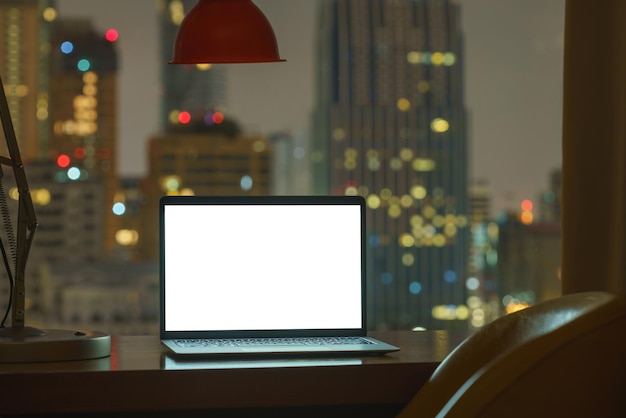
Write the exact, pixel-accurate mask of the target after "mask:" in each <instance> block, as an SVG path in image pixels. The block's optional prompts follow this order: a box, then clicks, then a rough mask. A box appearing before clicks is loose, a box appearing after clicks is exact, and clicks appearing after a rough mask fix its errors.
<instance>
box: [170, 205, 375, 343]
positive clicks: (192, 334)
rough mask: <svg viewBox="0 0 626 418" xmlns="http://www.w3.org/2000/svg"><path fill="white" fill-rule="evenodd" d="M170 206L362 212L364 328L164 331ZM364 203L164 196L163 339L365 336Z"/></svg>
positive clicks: (362, 301)
mask: <svg viewBox="0 0 626 418" xmlns="http://www.w3.org/2000/svg"><path fill="white" fill-rule="evenodd" d="M168 205H355V206H358V207H359V209H360V210H359V212H360V217H361V219H360V233H361V236H360V243H361V244H360V245H361V249H360V251H361V295H360V296H361V327H359V328H348V329H281V330H230V331H196V330H194V331H183V330H181V331H178V330H177V331H168V330H166V329H165V319H166V312H165V309H166V308H165V307H166V300H165V298H166V295H165V281H166V280H167V279H166V277H165V236H164V235H165V223H164V222H165V216H164V215H165V208H166V206H168ZM364 237H365V200H364V199H363V197H361V196H163V197H162V198H161V199H160V201H159V293H160V298H159V304H160V305H159V306H160V307H159V327H160V338H161V339H173V338H252V337H258V338H261V337H289V336H294V337H297V336H336V335H345V336H363V335H365V334H366V326H367V320H366V312H367V307H366V301H367V298H366V292H365V288H366V281H365V280H366V273H365V272H366V257H365V251H366V248H365V239H364Z"/></svg>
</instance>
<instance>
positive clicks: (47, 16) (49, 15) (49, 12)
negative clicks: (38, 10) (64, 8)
mask: <svg viewBox="0 0 626 418" xmlns="http://www.w3.org/2000/svg"><path fill="white" fill-rule="evenodd" d="M56 18H57V11H56V10H55V9H54V8H52V7H46V8H45V9H44V11H43V19H44V20H45V21H46V22H52V21H54V20H56Z"/></svg>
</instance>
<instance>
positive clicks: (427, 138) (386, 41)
mask: <svg viewBox="0 0 626 418" xmlns="http://www.w3.org/2000/svg"><path fill="white" fill-rule="evenodd" d="M317 28H318V29H317V31H318V33H317V48H316V53H317V57H316V60H315V61H316V63H317V64H316V65H317V72H316V88H315V92H316V98H315V111H314V120H313V126H314V128H313V129H314V132H313V135H314V137H313V151H312V163H313V168H312V170H313V178H314V190H315V192H316V193H320V194H326V193H332V194H359V195H362V196H364V197H365V198H366V201H367V206H368V208H369V211H368V214H367V215H368V225H367V234H368V235H367V244H368V280H369V283H368V316H369V324H368V326H369V327H370V328H377V329H384V328H398V329H407V328H413V327H417V326H422V327H433V326H436V327H450V326H454V325H453V323H454V321H439V320H438V319H436V318H438V317H440V315H438V314H435V313H436V312H440V311H441V309H439V308H442V307H445V310H446V312H448V313H449V312H457V313H458V318H456V319H458V320H463V321H465V320H466V319H467V318H466V313H467V309H464V304H465V303H466V287H465V286H466V278H467V277H466V266H467V260H468V249H469V227H468V226H469V219H468V216H469V213H468V211H469V207H468V206H469V204H468V196H467V182H468V176H467V170H468V168H467V158H468V156H467V152H468V141H467V127H466V111H465V107H464V94H463V39H462V34H461V31H460V17H459V5H458V2H456V1H453V0H421V1H413V0H370V1H359V0H322V1H321V7H320V11H319V24H318V25H317ZM450 307H458V308H461V309H458V310H456V309H450ZM442 319H450V315H447V317H446V318H442Z"/></svg>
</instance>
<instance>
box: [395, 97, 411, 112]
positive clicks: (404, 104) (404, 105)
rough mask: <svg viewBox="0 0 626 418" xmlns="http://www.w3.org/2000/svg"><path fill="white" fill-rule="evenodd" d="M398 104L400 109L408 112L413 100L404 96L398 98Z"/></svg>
mask: <svg viewBox="0 0 626 418" xmlns="http://www.w3.org/2000/svg"><path fill="white" fill-rule="evenodd" d="M396 106H397V107H398V110H400V111H402V112H406V111H407V110H409V109H410V108H411V102H409V100H408V99H405V98H404V97H403V98H401V99H398V101H397V103H396Z"/></svg>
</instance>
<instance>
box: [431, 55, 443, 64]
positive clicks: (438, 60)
mask: <svg viewBox="0 0 626 418" xmlns="http://www.w3.org/2000/svg"><path fill="white" fill-rule="evenodd" d="M443 60H444V56H443V53H442V52H433V54H432V56H431V57H430V62H431V63H432V64H433V65H441V64H443Z"/></svg>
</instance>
